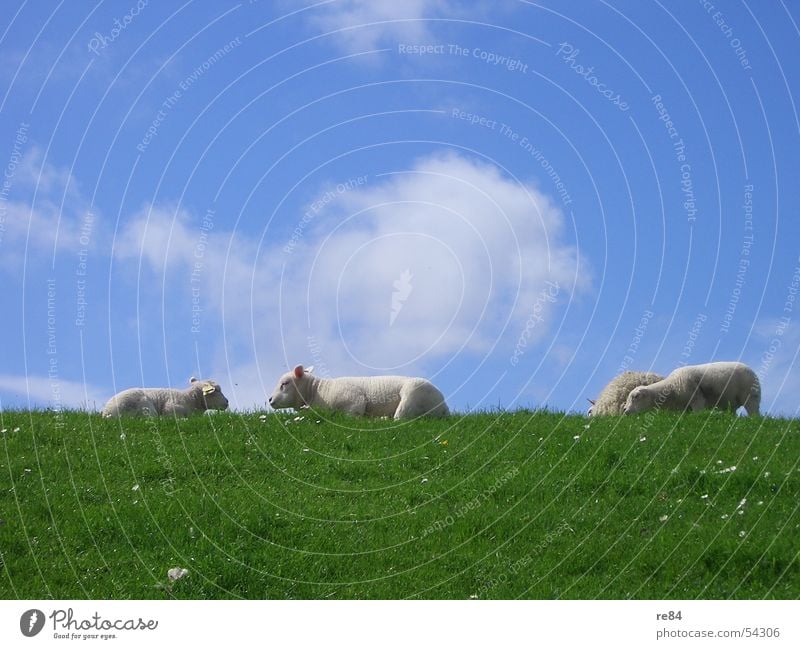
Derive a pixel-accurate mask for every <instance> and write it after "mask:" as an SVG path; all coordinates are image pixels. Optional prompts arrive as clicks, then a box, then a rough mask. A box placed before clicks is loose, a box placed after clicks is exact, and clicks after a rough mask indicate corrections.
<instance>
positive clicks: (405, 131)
mask: <svg viewBox="0 0 800 649" xmlns="http://www.w3.org/2000/svg"><path fill="white" fill-rule="evenodd" d="M2 20H3V22H2V24H0V34H1V35H2V38H1V39H0V47H2V52H3V60H4V65H3V69H2V70H0V78H2V86H0V88H2V99H0V101H2V104H0V120H1V121H0V164H2V165H3V168H4V176H3V185H2V187H0V275H2V278H3V280H4V281H3V286H4V287H5V290H4V291H3V297H2V305H3V313H4V317H3V319H2V321H0V337H2V340H3V341H4V342H3V346H2V348H1V349H2V356H0V405H1V406H2V407H4V408H11V407H29V406H37V407H44V406H48V405H49V406H52V407H75V406H78V405H81V404H87V403H88V405H89V406H90V407H101V406H102V403H103V402H104V401H105V399H107V398H108V397H110V396H111V395H112V394H113V393H114V392H115V391H118V390H120V389H123V388H126V387H130V386H135V385H148V386H162V385H172V386H183V385H184V384H185V383H186V381H187V379H188V377H189V376H191V375H196V376H205V377H213V378H216V379H217V380H218V381H219V382H220V383H221V384H222V386H223V389H224V390H225V392H226V394H227V395H228V396H229V398H230V400H231V403H232V404H233V405H234V406H235V407H238V408H252V407H264V404H265V401H266V395H267V394H268V393H270V392H271V390H272V388H273V385H274V383H275V381H276V379H277V377H278V376H279V374H281V373H282V372H283V371H285V370H286V369H287V368H288V367H291V366H293V365H295V364H297V363H304V364H306V365H309V364H314V365H315V366H316V367H317V371H318V372H320V373H322V374H325V375H329V376H338V375H353V374H357V375H361V374H382V373H396V374H407V375H423V376H427V377H430V378H432V379H433V380H434V381H435V382H436V383H437V385H439V386H440V387H441V388H442V389H443V391H444V392H445V393H446V395H447V398H448V401H449V403H450V404H451V406H452V407H454V408H455V409H458V410H466V409H467V408H488V407H495V406H498V405H499V406H502V407H509V408H510V407H540V406H547V407H550V408H555V409H559V410H579V411H584V410H585V405H586V401H585V400H586V398H587V397H594V396H596V394H597V393H598V392H599V390H600V389H601V388H602V386H603V385H604V384H605V383H606V382H607V381H608V380H609V379H610V378H612V377H613V376H614V375H615V374H617V373H618V372H619V371H620V370H622V369H651V370H654V371H658V372H661V373H667V372H669V371H671V370H672V369H674V368H675V367H677V366H679V365H681V364H686V363H689V364H694V363H703V362H708V361H711V360H734V359H741V360H743V361H745V362H747V363H749V364H750V365H751V366H753V368H754V369H756V371H757V372H758V373H759V376H760V377H761V380H762V384H763V390H764V399H763V401H762V404H763V408H764V410H766V411H768V412H770V413H774V414H786V415H795V414H797V413H798V401H797V398H796V395H797V393H798V391H800V366H799V364H798V349H800V304H798V300H800V298H798V296H797V294H798V292H800V222H799V221H798V217H797V215H798V212H799V211H800V192H799V191H798V182H797V170H798V168H800V164H798V163H800V154H798V144H800V121H799V118H798V113H797V104H798V103H800V97H798V92H797V88H798V87H799V86H800V74H799V73H800V70H798V61H800V56H798V54H799V53H800V31H798V21H800V12H798V10H797V8H796V7H793V6H791V5H790V4H788V3H780V2H778V3H770V5H769V6H768V7H767V6H765V5H761V4H757V3H745V2H725V3H722V2H719V3H711V2H683V3H669V4H662V3H659V2H581V3H566V2H536V3H534V2H522V1H519V2H517V1H511V0H509V1H508V2H503V3H488V2H478V3H456V2H450V1H447V0H411V1H409V2H402V3H401V2H384V1H383V0H378V1H374V2H354V1H351V0H336V1H332V2H319V3H311V2H289V1H287V2H253V3H248V2H243V3H240V4H237V3H201V2H187V3H185V4H183V5H181V4H179V3H155V2H149V3H148V2H145V1H144V0H141V1H140V2H139V3H138V4H137V3H135V2H133V0H129V1H127V2H125V1H123V2H114V3H111V2H104V3H100V4H98V5H96V6H90V5H89V4H86V3H67V2H64V3H61V4H59V5H54V4H52V3H44V2H25V3H22V4H19V5H18V6H17V7H13V8H10V9H8V10H7V11H6V12H5V13H4V18H3V19H2Z"/></svg>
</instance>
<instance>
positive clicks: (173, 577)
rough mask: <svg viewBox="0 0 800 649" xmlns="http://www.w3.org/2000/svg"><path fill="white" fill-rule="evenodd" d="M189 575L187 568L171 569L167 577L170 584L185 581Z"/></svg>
mask: <svg viewBox="0 0 800 649" xmlns="http://www.w3.org/2000/svg"><path fill="white" fill-rule="evenodd" d="M188 574H189V571H188V570H187V569H186V568H178V567H175V568H170V569H169V570H167V577H169V580H170V582H174V581H178V580H179V579H183V578H184V577H186V576H187V575H188Z"/></svg>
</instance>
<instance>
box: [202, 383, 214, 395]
mask: <svg viewBox="0 0 800 649" xmlns="http://www.w3.org/2000/svg"><path fill="white" fill-rule="evenodd" d="M215 389H216V388H215V387H214V386H213V385H211V384H209V383H206V384H205V385H204V386H203V394H204V395H208V394H211V393H212V392H213V391H214V390H215Z"/></svg>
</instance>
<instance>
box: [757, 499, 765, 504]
mask: <svg viewBox="0 0 800 649" xmlns="http://www.w3.org/2000/svg"><path fill="white" fill-rule="evenodd" d="M756 504H757V505H763V504H764V501H763V500H759V501H758V502H757V503H756Z"/></svg>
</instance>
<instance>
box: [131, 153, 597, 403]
mask: <svg viewBox="0 0 800 649" xmlns="http://www.w3.org/2000/svg"><path fill="white" fill-rule="evenodd" d="M201 224H202V218H198V217H192V215H190V214H189V213H188V212H186V211H183V210H178V209H175V208H174V207H168V206H167V207H165V206H155V207H148V208H146V209H145V210H142V211H141V212H140V213H139V214H137V215H136V216H135V217H134V218H133V219H131V220H129V221H128V223H127V225H126V227H125V228H124V229H123V231H122V234H121V236H120V238H119V239H118V240H117V242H116V244H115V255H116V257H117V259H118V260H120V261H121V262H132V261H134V262H137V263H136V268H138V261H139V260H140V259H141V260H142V261H143V262H144V263H145V266H146V267H149V268H150V270H151V271H155V272H156V273H158V274H164V273H166V275H164V276H163V278H162V280H163V281H159V282H155V283H148V282H140V284H139V291H142V292H143V295H144V298H145V299H146V298H147V294H148V292H149V293H150V294H153V295H154V296H155V297H157V298H158V299H159V300H160V299H161V297H162V294H161V293H162V290H168V291H170V295H174V293H173V291H178V293H180V292H181V291H182V292H184V293H185V294H186V295H188V293H189V290H190V281H189V277H190V273H191V269H192V267H193V264H194V263H195V262H196V257H195V253H196V250H197V244H198V241H199V238H200V236H201ZM563 230H564V216H563V214H562V212H561V211H560V210H559V209H558V207H557V206H556V205H555V204H554V203H553V202H552V201H551V200H550V199H549V198H548V197H546V196H545V195H544V194H543V193H542V192H540V191H539V190H538V189H537V188H536V187H535V186H534V185H533V184H532V183H530V182H525V183H523V182H518V181H516V180H514V179H512V178H510V177H508V176H506V175H504V174H503V173H502V172H501V171H500V170H499V169H498V168H497V167H495V166H493V165H491V164H488V163H485V162H480V161H478V160H475V159H471V158H466V157H463V156H460V155H456V154H454V153H439V154H435V155H430V156H427V157H425V158H422V159H420V160H418V161H417V162H416V163H414V164H413V165H412V166H411V167H410V168H408V169H407V170H405V171H404V172H402V173H397V174H393V175H387V176H382V177H369V178H368V181H367V183H366V184H365V185H363V186H359V187H357V188H355V189H351V190H350V191H346V192H340V193H338V194H337V195H336V197H335V198H334V200H332V201H331V202H329V203H328V205H327V206H326V207H325V208H324V209H322V210H321V211H319V212H318V213H317V214H316V215H315V217H314V219H313V220H311V222H310V223H309V224H306V227H305V229H304V230H303V232H302V235H301V237H300V238H299V241H298V242H297V244H296V246H295V247H294V248H293V249H292V252H291V253H287V252H285V251H284V245H285V243H286V241H285V237H284V236H281V237H280V238H278V237H277V235H276V236H274V237H273V238H272V242H271V243H270V244H267V245H266V246H265V247H264V248H262V249H261V250H260V251H259V250H258V248H257V244H256V241H255V240H250V239H249V238H248V237H246V236H243V235H241V234H232V233H230V232H226V231H223V230H222V229H221V228H220V227H214V229H213V230H211V231H209V232H207V239H206V242H205V248H204V253H203V258H202V264H203V269H202V274H203V275H202V276H203V290H202V295H201V297H202V304H203V309H204V312H205V313H206V315H210V314H213V315H214V316H215V317H217V318H219V319H220V320H221V321H224V327H225V334H226V344H225V345H223V344H222V342H220V347H227V348H226V349H224V353H219V352H218V353H216V355H215V360H214V367H213V371H214V374H215V375H216V376H217V377H218V378H221V377H226V376H227V381H226V385H229V386H230V387H229V388H228V389H229V390H230V391H231V394H229V398H231V400H232V402H233V403H236V404H238V406H239V407H243V408H247V407H252V405H253V403H263V401H264V396H263V395H264V393H266V392H270V391H271V389H272V387H273V385H272V384H273V382H274V380H275V379H276V378H277V376H278V375H279V374H280V373H282V372H283V371H285V370H286V368H287V367H288V366H292V365H294V364H295V363H304V364H314V365H316V366H317V371H318V373H328V374H330V375H334V376H335V375H342V374H345V373H358V374H369V373H373V374H374V373H387V372H397V373H402V374H412V373H417V372H423V371H424V372H425V373H426V374H430V373H431V369H438V368H441V367H442V366H443V365H444V364H446V363H447V362H448V361H449V360H451V359H453V358H455V357H456V356H458V355H460V354H466V355H469V356H470V357H471V358H472V359H473V360H474V358H475V357H476V356H478V357H480V356H483V355H487V354H489V352H490V350H491V349H492V347H493V345H494V343H495V342H496V341H498V340H499V339H500V338H501V337H503V336H505V337H506V343H508V341H511V342H510V344H511V346H513V344H514V341H516V340H517V337H518V336H519V335H520V332H522V331H523V329H524V327H525V323H526V321H527V320H528V319H529V318H530V316H531V313H532V310H533V309H534V307H535V308H537V309H539V311H537V313H540V314H541V315H542V316H547V315H548V314H549V313H551V311H552V310H554V309H561V308H563V306H564V305H565V304H566V302H567V301H568V300H569V299H570V298H571V295H572V294H573V292H574V291H576V290H580V289H583V288H585V287H586V286H587V285H588V283H589V279H588V271H587V270H586V269H585V268H579V267H578V261H577V254H576V250H575V249H574V247H573V246H571V245H569V244H566V243H564V241H563V240H562V239H563ZM269 239H270V233H267V240H269ZM229 250H230V254H229ZM546 282H554V283H557V284H558V286H559V288H560V290H559V292H558V294H557V295H556V296H555V298H554V299H552V300H544V301H543V300H542V299H541V298H540V297H539V296H540V294H541V292H542V290H543V287H544V286H545V285H546ZM398 286H400V287H401V289H402V290H399V289H398ZM162 287H167V288H166V289H162ZM251 287H252V290H251ZM398 291H399V293H400V294H401V298H402V299H401V302H400V306H401V308H400V309H398V308H397V307H398V299H399V298H398ZM169 299H172V298H169ZM169 299H168V300H167V302H169ZM537 304H538V306H537ZM553 320H554V318H552V317H544V318H543V319H542V322H543V323H544V324H541V325H538V326H536V327H535V328H533V329H530V330H528V331H527V333H526V336H527V341H528V343H529V344H530V345H531V346H532V345H533V344H535V343H536V341H537V340H539V339H541V337H542V336H545V335H546V334H547V332H548V330H549V325H550V324H552V322H553ZM504 329H505V331H504ZM504 348H508V344H506V345H505V347H504ZM528 349H530V347H529V348H528ZM253 359H256V360H255V363H256V364H255V365H254V364H253V363H254V361H253ZM235 383H238V384H239V386H238V388H234V385H233V384H235Z"/></svg>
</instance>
